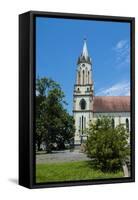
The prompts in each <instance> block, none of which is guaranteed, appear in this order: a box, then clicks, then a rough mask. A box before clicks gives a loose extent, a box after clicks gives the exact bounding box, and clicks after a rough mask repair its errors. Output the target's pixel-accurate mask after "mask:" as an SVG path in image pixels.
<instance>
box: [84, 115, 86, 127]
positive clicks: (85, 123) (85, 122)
mask: <svg viewBox="0 0 138 200" xmlns="http://www.w3.org/2000/svg"><path fill="white" fill-rule="evenodd" d="M85 128H86V117H84V129H85Z"/></svg>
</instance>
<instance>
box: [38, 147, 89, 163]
mask: <svg viewBox="0 0 138 200" xmlns="http://www.w3.org/2000/svg"><path fill="white" fill-rule="evenodd" d="M81 160H90V159H89V158H88V157H87V156H86V155H85V154H84V153H80V152H79V150H75V151H72V152H70V150H65V151H54V152H52V153H50V154H39V155H38V154H37V155H36V163H57V162H71V161H81Z"/></svg>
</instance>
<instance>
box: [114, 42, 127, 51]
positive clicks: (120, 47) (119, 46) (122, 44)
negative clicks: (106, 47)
mask: <svg viewBox="0 0 138 200" xmlns="http://www.w3.org/2000/svg"><path fill="white" fill-rule="evenodd" d="M126 43H127V41H126V40H120V41H119V42H118V43H117V44H116V46H115V49H116V50H120V49H122V48H123V47H124V46H125V45H126Z"/></svg>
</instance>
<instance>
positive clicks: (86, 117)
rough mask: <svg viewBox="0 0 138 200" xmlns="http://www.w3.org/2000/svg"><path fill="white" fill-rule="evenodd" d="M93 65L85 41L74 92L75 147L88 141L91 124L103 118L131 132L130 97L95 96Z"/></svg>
mask: <svg viewBox="0 0 138 200" xmlns="http://www.w3.org/2000/svg"><path fill="white" fill-rule="evenodd" d="M92 64H93V63H92V59H91V57H90V56H89V53H88V49H87V43H86V40H84V44H83V49H82V53H81V55H80V56H79V58H78V61H77V70H76V83H75V85H74V92H73V116H74V120H75V128H76V131H75V138H74V144H75V145H80V144H82V143H83V141H85V140H86V139H87V136H86V131H85V130H86V128H88V126H89V123H90V122H91V121H93V120H95V119H97V118H100V117H102V116H108V117H111V119H112V122H113V124H114V126H117V125H118V124H124V126H125V127H126V129H127V131H128V132H130V96H95V95H94V82H93V65H92Z"/></svg>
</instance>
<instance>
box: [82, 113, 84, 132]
mask: <svg viewBox="0 0 138 200" xmlns="http://www.w3.org/2000/svg"><path fill="white" fill-rule="evenodd" d="M83 126H84V124H83V116H82V135H83Z"/></svg>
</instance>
